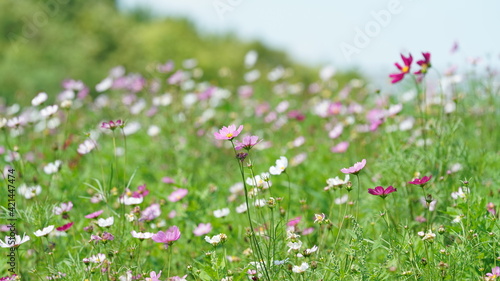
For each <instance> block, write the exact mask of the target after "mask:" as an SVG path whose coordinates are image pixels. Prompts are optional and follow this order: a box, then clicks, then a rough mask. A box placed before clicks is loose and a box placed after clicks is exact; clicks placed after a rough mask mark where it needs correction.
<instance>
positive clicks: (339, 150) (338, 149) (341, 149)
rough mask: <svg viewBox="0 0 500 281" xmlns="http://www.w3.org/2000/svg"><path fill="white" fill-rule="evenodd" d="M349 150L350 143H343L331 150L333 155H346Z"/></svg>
mask: <svg viewBox="0 0 500 281" xmlns="http://www.w3.org/2000/svg"><path fill="white" fill-rule="evenodd" d="M347 148H349V142H347V141H343V142H340V143H339V144H337V145H336V146H332V148H330V151H331V152H333V153H344V152H346V151H347Z"/></svg>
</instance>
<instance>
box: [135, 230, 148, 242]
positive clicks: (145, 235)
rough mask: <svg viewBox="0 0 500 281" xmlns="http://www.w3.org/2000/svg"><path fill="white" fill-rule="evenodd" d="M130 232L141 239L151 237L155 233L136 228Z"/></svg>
mask: <svg viewBox="0 0 500 281" xmlns="http://www.w3.org/2000/svg"><path fill="white" fill-rule="evenodd" d="M130 234H131V235H132V237H134V238H138V239H140V240H144V239H149V238H151V237H152V236H153V233H151V232H137V231H135V230H132V231H131V232H130Z"/></svg>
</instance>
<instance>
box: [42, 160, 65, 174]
mask: <svg viewBox="0 0 500 281" xmlns="http://www.w3.org/2000/svg"><path fill="white" fill-rule="evenodd" d="M61 165H62V162H61V160H56V161H55V162H54V163H49V164H47V165H45V167H43V171H44V172H45V173H46V174H47V175H51V174H55V173H57V172H58V171H59V169H60V168H61Z"/></svg>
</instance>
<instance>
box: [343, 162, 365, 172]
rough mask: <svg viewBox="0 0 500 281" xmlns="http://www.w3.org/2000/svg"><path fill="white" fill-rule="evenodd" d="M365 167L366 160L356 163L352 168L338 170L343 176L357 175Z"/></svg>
mask: <svg viewBox="0 0 500 281" xmlns="http://www.w3.org/2000/svg"><path fill="white" fill-rule="evenodd" d="M365 165H366V159H363V160H361V162H357V163H356V164H354V165H353V166H352V167H349V168H343V169H340V171H341V172H342V173H344V174H354V175H356V174H357V173H359V172H360V171H361V170H362V169H363V168H364V167H365Z"/></svg>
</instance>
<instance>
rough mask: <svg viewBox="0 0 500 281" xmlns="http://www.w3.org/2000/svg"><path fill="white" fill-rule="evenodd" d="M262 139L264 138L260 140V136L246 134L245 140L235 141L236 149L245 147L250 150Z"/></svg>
mask: <svg viewBox="0 0 500 281" xmlns="http://www.w3.org/2000/svg"><path fill="white" fill-rule="evenodd" d="M261 141H262V140H259V137H258V136H245V137H243V142H239V141H237V140H236V141H234V149H236V150H240V149H242V148H243V149H245V150H250V149H252V147H254V146H255V145H256V144H258V143H259V142H261Z"/></svg>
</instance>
